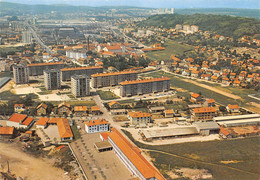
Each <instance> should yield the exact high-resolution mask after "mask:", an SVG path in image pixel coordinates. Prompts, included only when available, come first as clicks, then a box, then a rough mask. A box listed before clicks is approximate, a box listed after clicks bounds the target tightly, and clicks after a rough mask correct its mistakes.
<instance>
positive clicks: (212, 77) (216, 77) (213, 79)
mask: <svg viewBox="0 0 260 180" xmlns="http://www.w3.org/2000/svg"><path fill="white" fill-rule="evenodd" d="M218 79H219V76H211V81H213V82H217V81H218Z"/></svg>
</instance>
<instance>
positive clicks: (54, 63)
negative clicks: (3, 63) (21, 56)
mask: <svg viewBox="0 0 260 180" xmlns="http://www.w3.org/2000/svg"><path fill="white" fill-rule="evenodd" d="M58 64H64V63H63V62H53V63H33V64H27V66H30V67H33V66H49V65H58Z"/></svg>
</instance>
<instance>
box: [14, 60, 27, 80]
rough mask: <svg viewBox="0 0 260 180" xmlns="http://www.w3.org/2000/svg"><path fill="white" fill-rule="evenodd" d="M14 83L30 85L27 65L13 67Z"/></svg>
mask: <svg viewBox="0 0 260 180" xmlns="http://www.w3.org/2000/svg"><path fill="white" fill-rule="evenodd" d="M13 75H14V82H15V83H16V84H27V83H29V71H28V67H27V65H24V64H17V65H14V66H13Z"/></svg>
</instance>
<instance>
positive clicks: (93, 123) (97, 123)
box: [85, 119, 109, 133]
mask: <svg viewBox="0 0 260 180" xmlns="http://www.w3.org/2000/svg"><path fill="white" fill-rule="evenodd" d="M85 130H86V132H87V133H96V132H104V131H108V130H109V123H108V121H106V120H105V119H97V120H90V121H87V122H85Z"/></svg>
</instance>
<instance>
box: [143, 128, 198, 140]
mask: <svg viewBox="0 0 260 180" xmlns="http://www.w3.org/2000/svg"><path fill="white" fill-rule="evenodd" d="M142 133H143V134H144V136H145V137H146V138H148V139H149V138H160V137H169V136H184V135H194V134H198V130H197V129H196V127H192V126H191V127H177V128H162V129H156V130H142Z"/></svg>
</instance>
